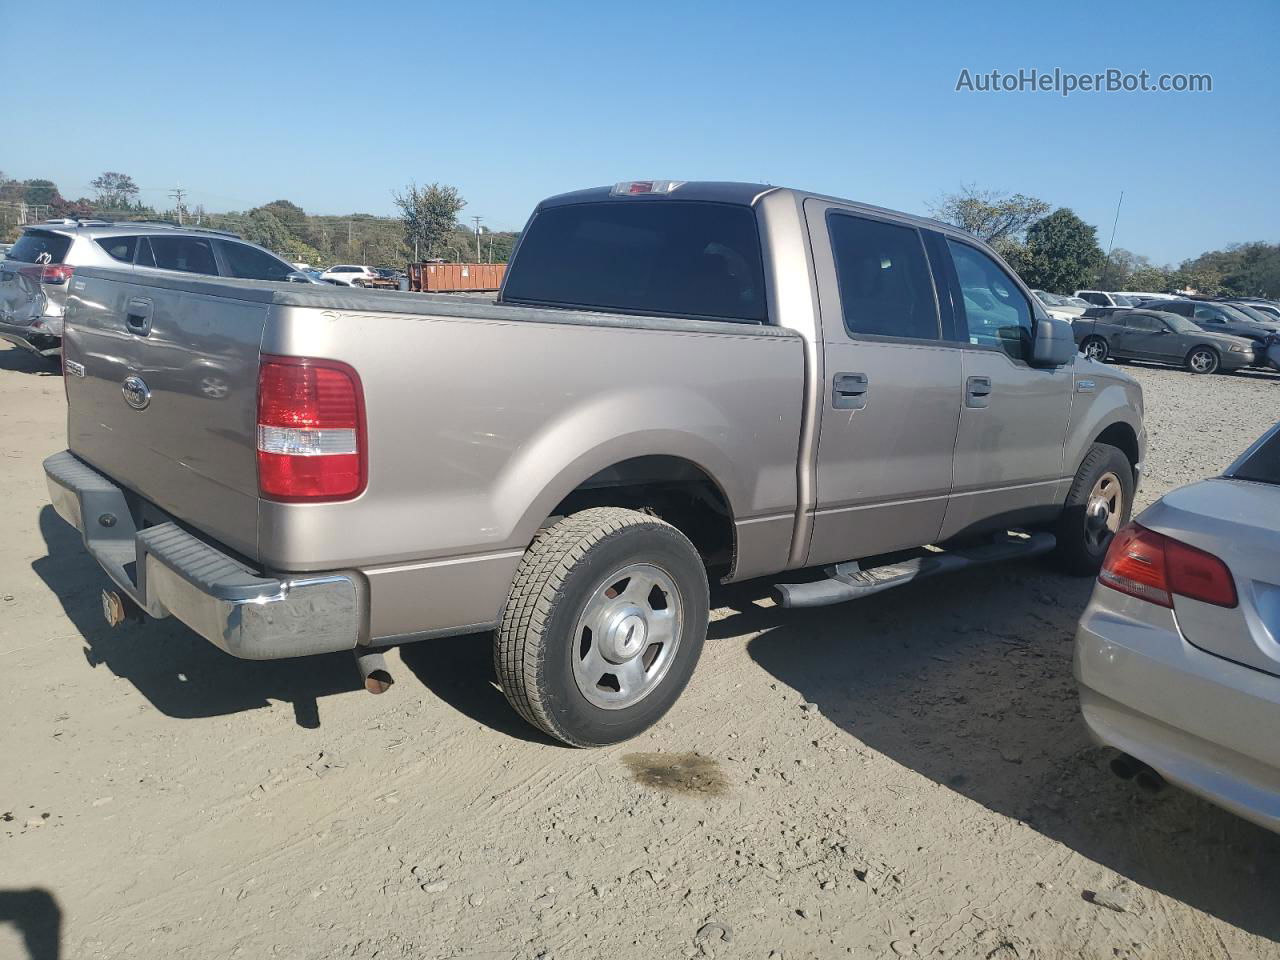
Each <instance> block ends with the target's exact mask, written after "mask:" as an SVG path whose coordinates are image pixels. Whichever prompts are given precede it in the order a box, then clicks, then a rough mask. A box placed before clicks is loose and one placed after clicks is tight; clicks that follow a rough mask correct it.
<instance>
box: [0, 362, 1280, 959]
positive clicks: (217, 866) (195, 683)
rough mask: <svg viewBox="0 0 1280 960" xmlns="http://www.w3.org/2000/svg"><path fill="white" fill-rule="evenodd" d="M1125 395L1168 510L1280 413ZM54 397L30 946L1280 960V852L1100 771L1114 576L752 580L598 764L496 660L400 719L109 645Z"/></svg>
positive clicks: (35, 453)
mask: <svg viewBox="0 0 1280 960" xmlns="http://www.w3.org/2000/svg"><path fill="white" fill-rule="evenodd" d="M1128 369H1130V370H1132V371H1133V372H1134V373H1135V374H1136V375H1137V376H1138V377H1139V378H1140V379H1141V380H1142V382H1143V385H1144V387H1145V388H1146V396H1147V417H1148V419H1147V422H1148V427H1149V431H1150V437H1151V441H1150V456H1149V473H1148V476H1147V477H1146V479H1145V481H1144V485H1143V488H1142V490H1141V495H1140V505H1142V504H1145V503H1147V502H1150V500H1151V499H1153V498H1154V497H1155V496H1157V495H1159V494H1160V493H1162V492H1164V491H1166V490H1168V489H1170V488H1171V487H1174V486H1177V485H1179V484H1182V483H1184V482H1186V481H1189V480H1193V479H1196V478H1199V477H1203V476H1207V475H1209V474H1211V473H1213V472H1215V471H1217V470H1220V469H1221V468H1222V467H1223V466H1225V465H1226V464H1227V463H1228V462H1229V461H1230V460H1231V459H1232V458H1233V457H1234V456H1235V455H1236V454H1237V453H1238V452H1239V451H1240V450H1242V449H1243V448H1244V446H1245V445H1246V444H1247V443H1248V442H1249V441H1251V440H1252V439H1254V438H1255V437H1256V436H1257V435H1259V434H1260V433H1261V432H1262V431H1263V429H1264V428H1265V427H1267V426H1268V425H1269V424H1270V423H1272V422H1274V420H1275V419H1276V418H1277V416H1280V376H1275V375H1269V374H1259V373H1249V374H1245V375H1239V376H1215V377H1203V378H1193V377H1192V376H1190V375H1189V374H1186V373H1183V372H1181V371H1178V370H1168V369H1160V368H1156V367H1138V366H1130V367H1129V368H1128ZM41 371H42V367H41V364H40V363H39V362H38V361H36V360H34V358H31V357H29V356H28V355H25V354H22V353H19V352H18V351H16V350H9V349H6V348H4V347H0V452H2V453H3V456H0V489H3V490H4V491H7V492H6V494H5V501H6V503H5V510H4V512H3V514H2V515H0V691H2V694H3V696H2V699H0V758H2V759H0V764H2V766H0V770H2V771H3V775H2V776H0V818H2V822H0V958H5V960H8V958H24V960H25V958H27V957H28V956H30V957H33V958H36V960H51V958H55V957H63V958H75V960H81V958H84V960H93V958H112V960H116V958H129V960H149V958H163V960H175V958H199V960H207V958H221V957H240V958H246V960H257V958H271V957H282V958H304V960H320V958H330V957H344V958H358V960H369V958H379V960H400V958H443V957H469V958H489V957H492V958H537V957H544V958H549V957H558V958H578V957H584V958H594V957H613V958H637V960H639V958H644V960H650V958H658V957H662V958H665V957H701V956H707V957H711V956H716V957H726V958H735V957H741V958H748V957H752V958H761V960H764V958H768V957H775V958H780V957H787V958H801V957H846V956H852V957H860V958H872V957H875V958H880V957H890V958H892V957H899V956H906V957H913V956H919V957H938V958H944V957H945V958H970V957H974V958H993V960H1015V958H1019V960H1025V958H1037V957H1038V958H1050V957H1107V958H1130V957H1142V958H1161V960H1164V958H1176V957H1197V958H1200V957H1235V958H1255V957H1280V946H1278V945H1277V943H1276V942H1275V941H1276V938H1277V936H1280V912H1278V911H1277V910H1276V908H1275V904H1276V893H1275V891H1276V890H1277V889H1278V888H1280V837H1276V836H1273V835H1271V834H1268V833H1265V832H1263V831H1262V830H1260V829H1257V828H1255V827H1253V826H1251V825H1249V824H1247V823H1245V822H1243V821H1241V820H1238V819H1236V818H1235V817H1233V816H1231V815H1229V814H1227V813H1224V812H1222V811H1220V810H1217V809H1215V808H1214V807H1211V806H1209V805H1208V804H1205V803H1202V802H1200V801H1199V800H1196V799H1194V798H1192V797H1190V796H1187V795H1185V794H1182V793H1180V792H1178V791H1176V790H1166V791H1164V792H1163V793H1161V794H1158V795H1155V796H1149V795H1146V794H1142V793H1139V792H1138V791H1136V789H1135V788H1134V787H1133V785H1132V784H1130V783H1125V782H1122V781H1119V780H1116V779H1115V778H1114V777H1113V776H1111V774H1110V773H1109V772H1108V771H1107V766H1106V757H1105V756H1104V755H1103V754H1101V753H1100V752H1098V751H1096V750H1094V749H1092V748H1090V747H1089V746H1088V744H1087V742H1086V740H1085V737H1084V733H1083V731H1082V729H1081V725H1080V724H1079V722H1078V720H1077V707H1076V698H1075V693H1074V689H1073V685H1072V682H1071V679H1070V654H1071V638H1072V633H1073V629H1074V625H1075V621H1076V618H1077V616H1078V615H1079V613H1080V611H1081V610H1082V609H1083V607H1084V605H1085V602H1086V599H1087V597H1088V594H1089V591H1090V589H1091V584H1090V582H1089V581H1082V580H1076V579H1069V578H1065V577H1062V576H1059V575H1057V574H1054V573H1052V572H1050V571H1049V570H1048V569H1047V568H1045V567H1044V566H1042V565H1040V564H1038V563H1025V564H1021V565H1008V566H1003V567H996V568H988V569H985V570H977V571H972V572H970V573H967V574H959V575H956V576H953V577H952V578H950V579H942V580H935V581H931V582H929V583H928V584H922V585H920V586H917V587H906V588H903V589H900V590H895V591H890V592H888V593H885V594H881V595H879V596H875V597H872V598H869V599H867V600H864V601H861V602H859V603H855V604H848V605H845V606H839V607H830V608H826V609H821V610H812V611H783V610H780V609H778V608H775V607H773V606H771V605H770V604H769V602H768V601H767V600H765V597H766V588H767V584H763V583H754V584H747V585H743V586H737V587H734V588H731V589H726V590H721V591H719V592H718V593H717V596H716V597H715V598H714V603H715V604H716V605H717V606H718V610H717V611H716V613H715V614H714V617H715V619H714V622H713V623H712V626H711V634H710V640H709V642H708V644H707V647H706V651H705V653H704V655H703V659H702V662H701V664H700V666H699V668H698V671H697V673H696V674H695V676H694V679H693V682H692V684H691V686H690V688H689V690H688V692H687V693H686V694H685V696H684V697H683V699H682V700H681V701H680V703H678V704H677V706H676V708H675V709H674V710H673V711H672V712H671V714H670V715H669V716H668V717H667V718H666V720H665V721H664V722H663V723H662V724H661V725H660V726H659V727H658V728H657V729H656V730H654V731H652V732H651V733H649V734H647V735H645V736H643V737H641V738H640V739H638V740H637V741H634V742H631V743H627V744H623V745H620V746H618V747H614V748H610V749H604V750H596V751H576V750H570V749H566V748H563V747H560V746H558V745H556V744H554V743H550V742H548V741H547V740H545V739H543V738H541V737H540V736H539V735H538V734H537V733H536V732H535V731H533V730H532V729H530V728H528V727H526V726H525V725H524V724H523V723H522V722H521V721H520V720H518V719H517V717H516V716H515V714H514V713H512V712H511V711H510V710H509V709H508V707H507V705H506V703H505V701H504V700H503V698H502V695H501V694H500V693H499V692H498V690H497V689H496V688H495V687H494V685H493V682H492V671H491V667H490V661H489V657H490V653H489V648H488V638H487V637H476V638H469V639H461V640H437V641H428V642H425V643H422V644H418V645H414V646H411V647H407V648H404V649H402V650H401V651H399V652H398V653H397V654H395V656H394V657H393V658H392V669H393V671H394V673H395V675H396V678H397V681H398V682H397V684H396V685H395V686H394V687H393V688H392V690H391V691H390V692H389V693H387V694H386V695H384V696H381V697H374V696H370V695H369V694H367V693H365V692H364V691H363V690H362V689H360V687H359V682H358V677H357V674H356V671H355V667H354V665H353V663H352V660H351V658H350V657H349V656H346V655H341V656H339V655H334V656H329V657H322V658H314V659H310V660H303V661H286V662H276V663H251V662H245V661H238V660H235V659H233V658H231V657H228V656H225V655H224V654H222V653H220V652H219V651H217V650H216V649H214V648H213V647H211V646H210V645H209V644H207V643H205V642H204V641H203V640H200V639H198V638H197V637H196V636H195V635H193V634H192V633H190V632H189V631H188V630H186V629H185V628H184V627H183V626H181V625H180V624H178V623H176V622H175V621H164V622H155V623H151V624H148V625H146V626H127V627H125V628H122V629H119V630H115V631H113V630H111V629H109V628H108V627H107V626H106V625H105V624H104V623H103V621H102V617H101V614H100V611H99V589H100V586H101V585H102V583H103V577H102V575H101V574H100V572H99V571H98V569H97V567H96V565H95V564H94V563H93V562H92V561H91V560H90V559H89V558H88V556H87V555H86V554H85V552H84V550H83V548H82V547H81V546H80V544H79V542H78V538H77V535H76V534H75V533H74V532H73V531H72V530H71V529H70V528H68V527H67V526H66V525H64V524H63V523H62V521H60V520H59V519H58V518H57V517H56V516H55V515H54V513H53V512H52V510H51V509H50V508H49V507H48V506H47V504H46V494H45V488H44V482H43V475H42V473H41V470H40V461H41V459H42V458H43V457H45V456H46V455H47V454H49V453H52V452H54V451H56V450H59V449H62V447H63V445H64V443H63V421H64V405H63V394H62V385H61V382H60V380H59V378H58V376H56V374H55V375H46V374H45V373H42V372H41ZM1095 895H1097V899H1096V901H1095ZM1108 904H1109V905H1108ZM1115 908H1118V909H1115ZM24 936H25V941H24ZM59 942H60V944H61V952H59V949H58V943H59Z"/></svg>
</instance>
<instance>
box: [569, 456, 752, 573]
mask: <svg viewBox="0 0 1280 960" xmlns="http://www.w3.org/2000/svg"><path fill="white" fill-rule="evenodd" d="M588 507H625V508H627V509H631V510H639V511H640V512H642V513H648V514H652V515H653V516H656V517H659V518H661V519H662V520H665V521H666V522H667V523H669V524H671V525H672V526H673V527H675V528H676V529H677V530H679V531H680V532H681V533H683V534H684V535H685V536H686V537H688V538H689V541H690V542H691V543H692V544H693V545H694V547H695V548H696V549H697V551H698V553H699V554H701V556H702V561H703V563H705V564H706V565H707V569H708V571H709V572H712V573H715V574H718V575H726V574H728V573H729V571H730V570H731V569H732V567H733V561H734V556H735V552H734V547H735V543H734V526H733V512H732V510H731V509H730V508H729V501H728V499H727V498H726V497H725V495H724V491H723V490H721V489H720V486H719V484H717V483H716V482H715V481H714V480H713V479H711V476H710V475H709V474H708V473H707V472H706V471H705V470H703V469H702V468H701V467H699V466H698V465H697V464H695V463H693V462H692V461H689V460H685V459H683V458H681V457H668V456H648V457H634V458H632V459H630V460H623V461H622V462H621V463H616V464H614V465H613V466H611V467H608V468H606V469H604V470H601V471H600V472H599V473H596V474H594V475H593V476H591V477H588V478H587V479H586V480H584V481H583V482H582V483H581V484H579V485H578V486H577V487H576V488H575V489H574V490H573V491H572V492H571V493H570V494H569V495H568V496H567V497H565V498H564V499H563V500H561V501H560V503H558V504H557V505H556V508H555V509H554V510H553V511H551V518H548V519H549V520H550V519H552V518H556V517H563V516H568V515H569V514H571V513H577V512H578V511H579V510H585V509H586V508H588Z"/></svg>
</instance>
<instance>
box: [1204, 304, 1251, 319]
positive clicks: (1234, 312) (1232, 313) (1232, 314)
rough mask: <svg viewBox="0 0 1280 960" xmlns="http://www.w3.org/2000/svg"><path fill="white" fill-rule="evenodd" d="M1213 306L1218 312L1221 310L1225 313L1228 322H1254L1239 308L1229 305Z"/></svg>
mask: <svg viewBox="0 0 1280 960" xmlns="http://www.w3.org/2000/svg"><path fill="white" fill-rule="evenodd" d="M1214 306H1215V307H1217V308H1218V309H1219V310H1221V311H1222V312H1223V313H1225V314H1226V315H1227V318H1228V319H1230V320H1235V321H1238V322H1239V323H1253V322H1254V319H1253V317H1251V316H1249V315H1248V314H1247V313H1245V312H1244V311H1243V310H1241V309H1240V308H1239V307H1236V306H1233V305H1232V304H1230V303H1215V304H1214Z"/></svg>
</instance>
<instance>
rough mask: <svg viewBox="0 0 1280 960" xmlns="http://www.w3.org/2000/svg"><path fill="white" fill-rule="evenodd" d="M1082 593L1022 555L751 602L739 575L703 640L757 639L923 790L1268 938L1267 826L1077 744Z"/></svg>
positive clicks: (806, 694)
mask: <svg viewBox="0 0 1280 960" xmlns="http://www.w3.org/2000/svg"><path fill="white" fill-rule="evenodd" d="M731 590H732V588H731ZM1091 590H1092V581H1090V580H1083V579H1077V578H1069V577H1063V576H1058V575H1056V574H1053V573H1050V572H1049V571H1048V569H1047V568H1046V567H1042V566H1037V565H1034V564H1024V565H1020V566H1013V565H1010V566H1004V567H1000V566H997V567H991V568H988V569H987V570H985V571H983V570H975V571H968V572H964V573H959V574H955V575H952V576H950V577H946V578H939V579H937V580H933V581H930V582H929V583H927V584H918V585H911V586H906V587H902V588H899V589H897V590H891V591H888V592H886V593H883V594H880V595H877V596H873V597H869V598H867V599H865V600H861V601H858V602H856V603H851V604H845V605H843V606H835V607H828V608H825V609H818V610H782V609H779V608H765V609H761V608H760V607H759V606H758V605H757V604H756V602H755V601H757V600H758V599H759V598H760V597H762V596H765V590H764V588H763V587H761V586H759V585H753V584H747V585H744V586H743V587H741V588H738V591H737V593H736V594H733V593H730V594H728V595H727V596H726V598H724V599H723V600H722V602H726V601H727V602H728V603H729V605H731V606H733V607H734V608H735V609H737V610H739V611H743V612H741V613H739V614H738V615H736V616H730V617H728V618H726V619H724V620H720V621H717V622H715V623H713V624H712V636H713V637H717V636H718V637H728V636H731V635H738V636H740V635H743V634H747V633H755V634H757V635H755V636H754V637H752V638H751V639H750V641H749V643H748V652H749V653H750V655H751V657H752V658H753V659H754V660H755V661H756V662H757V663H759V664H760V665H761V666H762V667H764V668H765V669H766V670H767V671H768V672H769V673H771V674H773V675H774V676H775V677H777V678H778V680H780V681H781V682H782V683H785V684H786V685H787V686H789V687H792V688H793V689H794V690H796V691H797V692H799V694H800V695H801V696H802V697H803V698H804V699H805V700H806V701H809V702H813V703H816V704H817V705H818V708H819V710H820V711H821V713H822V714H823V715H824V716H825V717H826V718H827V719H828V720H829V721H830V722H831V723H833V724H835V725H836V726H837V727H838V728H839V729H840V730H842V731H843V732H844V733H845V734H847V735H848V736H850V737H852V738H855V739H856V740H858V741H861V742H862V743H863V744H865V745H866V746H868V747H870V748H872V749H874V750H876V751H878V752H880V753H882V754H884V755H885V756H888V757H890V758H891V759H893V760H895V761H897V762H898V763H900V764H902V765H903V766H905V767H908V768H910V769H911V770H914V771H915V772H917V773H919V774H921V775H922V776H925V777H928V778H929V779H930V780H932V781H934V782H935V783H938V784H941V785H943V786H945V787H947V788H949V789H950V790H953V791H955V792H956V793H958V794H960V795H962V796H964V797H967V798H969V799H970V800H973V801H974V802H976V803H979V804H982V805H983V806H984V807H986V808H988V809H989V810H992V811H994V812H996V813H1000V814H1003V815H1005V816H1008V817H1012V818H1015V819H1017V820H1020V821H1023V822H1025V823H1027V824H1028V825H1029V826H1030V827H1032V828H1033V829H1035V830H1037V831H1039V832H1040V833H1041V834H1043V835H1044V836H1046V837H1049V838H1050V839H1053V840H1056V841H1058V842H1059V843H1062V844H1064V845H1065V846H1067V847H1068V848H1070V849H1071V850H1074V851H1075V852H1076V853H1078V854H1080V855H1081V856H1083V857H1086V858H1088V859H1090V860H1093V861H1096V862H1097V863H1100V864H1103V865H1105V866H1106V867H1108V868H1110V869H1111V870H1114V871H1115V872H1117V873H1119V874H1121V875H1123V876H1125V877H1128V878H1129V879H1131V880H1133V881H1135V882H1137V883H1139V884H1142V885H1144V886H1147V887H1150V888H1152V889H1154V890H1158V891H1160V892H1161V893H1163V894H1165V895H1167V896H1170V897H1173V898H1175V899H1177V900H1181V901H1183V902H1184V903H1187V904H1189V905H1191V906H1193V907H1195V908H1197V909H1199V910H1202V911H1205V912H1206V913H1210V914H1212V915H1214V916H1216V917H1219V918H1220V919H1222V920H1225V921H1226V922H1228V923H1231V924H1234V925H1236V926H1238V927H1241V928H1243V929H1245V930H1248V931H1250V932H1251V933H1254V934H1257V935H1259V936H1264V937H1268V938H1272V939H1275V938H1277V937H1280V914H1277V913H1276V911H1275V910H1274V897H1273V891H1274V890H1275V889H1276V888H1277V885H1278V884H1280V837H1277V836H1275V835H1273V834H1271V833H1268V832H1266V831H1264V830H1262V829H1260V828H1258V827H1255V826H1253V825H1252V824H1250V823H1248V822H1246V821H1244V820H1241V819H1239V818H1237V817H1234V816H1232V815H1231V814H1228V813H1226V812H1224V811H1222V810H1219V809H1218V808H1216V807H1213V806H1211V805H1210V804H1208V803H1205V802H1203V801H1201V800H1199V799H1197V798H1195V797H1192V796H1191V795H1189V794H1186V793H1183V792H1182V791H1180V790H1177V789H1175V788H1172V787H1170V788H1166V789H1165V790H1164V791H1163V792H1162V793H1160V794H1157V795H1155V796H1150V795H1146V794H1142V793H1140V792H1139V791H1138V790H1137V789H1136V788H1135V787H1134V786H1133V784H1132V783H1127V782H1124V781H1121V780H1118V779H1116V778H1115V777H1114V776H1113V775H1111V773H1110V772H1109V770H1108V767H1107V762H1108V760H1109V756H1108V755H1107V753H1106V752H1105V751H1102V750H1099V749H1097V748H1094V747H1093V746H1091V744H1090V742H1089V741H1088V739H1087V737H1086V735H1085V732H1084V728H1083V723H1082V722H1081V721H1080V719H1079V715H1078V704H1077V697H1076V692H1075V686H1074V680H1073V679H1072V675H1071V652H1072V638H1073V636H1074V631H1075V624H1076V620H1077V618H1078V616H1079V614H1080V613H1081V612H1082V611H1083V609H1084V607H1085V605H1086V603H1087V601H1088V598H1089V594H1090V591H1091ZM851 779H852V778H851ZM850 802H851V804H856V802H857V800H856V797H851V799H850ZM1076 893H1077V895H1081V896H1083V895H1084V893H1085V891H1083V890H1082V891H1076Z"/></svg>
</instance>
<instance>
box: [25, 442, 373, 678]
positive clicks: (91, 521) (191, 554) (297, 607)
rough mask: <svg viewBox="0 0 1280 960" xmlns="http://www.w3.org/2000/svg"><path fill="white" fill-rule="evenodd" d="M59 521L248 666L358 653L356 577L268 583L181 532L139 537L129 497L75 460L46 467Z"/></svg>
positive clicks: (157, 610)
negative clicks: (317, 655)
mask: <svg viewBox="0 0 1280 960" xmlns="http://www.w3.org/2000/svg"><path fill="white" fill-rule="evenodd" d="M44 472H45V478H46V480H47V482H48V486H49V499H50V502H51V503H52V504H53V508H54V509H55V510H56V511H57V512H58V516H60V517H62V519H64V520H66V521H67V523H69V524H71V525H72V526H73V527H75V528H76V529H77V530H79V531H80V533H81V534H82V535H83V537H84V544H85V547H86V548H87V549H88V551H89V553H90V554H91V555H92V556H93V558H94V559H95V560H97V561H98V563H99V564H101V566H102V568H103V570H105V571H106V573H107V576H109V577H110V578H111V579H112V580H113V581H114V582H115V584H116V586H117V587H118V588H119V589H120V590H121V591H122V592H123V593H125V594H127V595H128V596H129V598H130V599H132V600H133V601H134V602H135V603H137V604H138V606H139V607H141V608H142V609H143V611H145V612H146V613H147V614H148V615H150V616H153V617H168V616H174V617H177V618H178V619H179V620H181V621H182V622H183V623H185V624H186V625H187V626H188V627H190V628H191V629H192V630H194V631H195V632H196V633H198V634H200V636H202V637H204V638H205V639H206V640H208V641H209V642H210V643H212V644H214V645H215V646H217V647H219V648H221V649H222V650H225V651H226V652H227V653H229V654H231V655H233V656H236V657H242V658H245V659H248V660H273V659H278V658H282V657H298V656H304V655H307V654H313V653H330V652H333V651H335V650H350V649H352V648H353V647H354V646H355V645H356V641H357V639H358V637H359V634H360V623H361V611H360V607H361V596H362V591H361V589H360V586H359V577H358V575H357V574H354V573H351V572H335V573H324V574H305V575H299V576H297V577H289V578H280V577H264V576H260V575H258V574H257V573H255V572H254V571H253V570H251V569H250V568H249V567H248V566H246V565H245V564H243V563H241V562H240V561H238V560H236V559H234V558H232V557H230V556H228V555H227V554H225V553H223V552H222V551H221V550H218V549H217V548H215V547H213V546H211V545H209V544H208V543H206V542H204V541H203V540H201V539H200V538H199V537H197V536H194V535H193V534H191V533H188V532H187V531H186V530H184V529H182V528H181V527H180V526H178V525H177V524H176V523H173V522H168V523H159V524H156V525H155V526H150V527H146V528H145V529H143V530H137V529H136V527H135V524H134V520H133V515H132V513H131V511H130V509H129V504H128V501H127V500H126V498H125V493H124V491H123V490H122V489H121V488H120V487H118V486H116V484H114V483H113V482H112V481H111V480H110V479H108V478H107V477H105V476H104V475H102V474H101V473H98V471H96V470H94V469H93V468H92V467H90V466H89V465H88V464H86V463H84V462H83V461H81V460H79V459H77V458H76V457H75V456H74V455H73V454H71V453H70V452H69V451H63V452H62V453H56V454H54V455H53V456H51V457H49V458H48V459H47V460H45V461H44Z"/></svg>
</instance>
